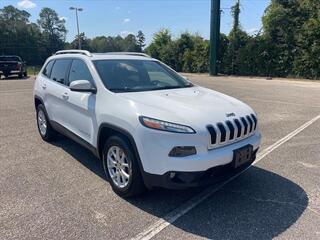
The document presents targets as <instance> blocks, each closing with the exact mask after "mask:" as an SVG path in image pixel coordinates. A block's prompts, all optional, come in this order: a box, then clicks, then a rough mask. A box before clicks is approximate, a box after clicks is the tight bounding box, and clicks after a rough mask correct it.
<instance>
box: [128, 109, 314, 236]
mask: <svg viewBox="0 0 320 240" xmlns="http://www.w3.org/2000/svg"><path fill="white" fill-rule="evenodd" d="M319 119H320V115H318V116H316V117H315V118H313V119H311V120H310V121H308V122H306V123H304V124H303V125H302V126H300V127H299V128H297V129H295V130H294V131H292V132H291V133H289V134H288V135H286V136H285V137H283V138H281V139H280V140H278V141H277V142H275V143H274V144H272V145H271V146H269V147H267V148H266V149H264V150H263V151H261V152H260V153H259V154H258V155H257V159H256V160H255V162H254V163H253V164H252V165H251V166H253V165H255V164H257V163H258V162H259V161H261V160H262V159H263V158H264V157H266V156H267V155H268V154H270V153H271V152H272V151H274V150H275V149H277V148H278V147H280V146H281V145H282V144H284V143H286V142H287V141H289V140H290V139H291V138H293V137H294V136H296V135H297V134H299V133H300V132H302V131H303V130H304V129H306V128H307V127H308V126H310V125H311V124H313V123H314V122H316V121H317V120H319ZM251 166H249V167H247V168H245V169H244V170H242V171H241V172H239V173H237V174H236V175H234V176H232V177H231V178H229V179H228V180H226V181H224V182H222V183H220V184H218V185H217V186H215V187H214V188H211V187H208V188H206V189H205V190H204V191H202V192H201V193H199V194H198V195H196V196H194V197H193V198H191V199H189V200H188V201H186V202H185V203H183V204H182V205H181V206H180V207H178V208H176V209H175V210H173V211H172V212H170V213H169V214H167V215H166V216H164V217H162V218H160V219H159V220H158V221H157V222H155V223H154V224H152V225H151V226H150V227H148V228H147V229H146V230H145V231H143V232H141V233H139V234H138V235H136V236H135V237H134V238H132V240H148V239H151V238H153V237H154V236H156V235H157V234H158V233H160V232H161V231H162V230H163V229H165V228H166V227H168V226H169V225H171V224H172V223H173V222H175V221H176V220H177V219H179V218H180V217H182V216H183V215H185V214H186V213H188V212H189V211H190V210H192V209H193V208H195V207H196V206H198V205H199V204H200V203H202V202H203V201H204V200H206V199H207V198H209V197H210V196H211V195H212V194H214V193H216V192H217V191H219V190H221V189H222V188H223V187H224V186H225V185H226V184H228V183H229V182H231V181H233V180H234V179H235V178H237V177H238V176H239V175H241V174H243V173H244V172H246V171H247V170H248V169H249V168H250V167H251Z"/></svg>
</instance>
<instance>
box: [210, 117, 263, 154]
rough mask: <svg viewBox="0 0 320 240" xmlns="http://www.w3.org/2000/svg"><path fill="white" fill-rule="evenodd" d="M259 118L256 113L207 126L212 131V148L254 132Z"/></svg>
mask: <svg viewBox="0 0 320 240" xmlns="http://www.w3.org/2000/svg"><path fill="white" fill-rule="evenodd" d="M257 123H258V120H257V118H256V116H255V115H254V114H250V115H247V116H243V117H240V118H235V119H233V120H227V121H225V122H219V123H217V124H216V125H209V126H208V127H207V129H208V131H209V133H210V144H209V145H210V148H215V147H218V146H220V145H224V144H227V143H229V142H232V141H237V140H241V139H243V138H245V137H248V136H250V135H252V134H253V132H254V131H255V130H256V128H257Z"/></svg>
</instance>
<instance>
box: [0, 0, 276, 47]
mask: <svg viewBox="0 0 320 240" xmlns="http://www.w3.org/2000/svg"><path fill="white" fill-rule="evenodd" d="M235 1H236V0H221V9H222V11H223V12H222V14H221V32H223V33H226V34H227V33H229V31H230V30H231V27H232V23H233V20H232V17H231V15H230V7H231V6H232V5H234V3H235ZM270 1H271V0H240V4H241V15H240V22H241V26H242V29H243V30H245V31H247V32H248V33H250V34H254V33H255V32H257V31H258V30H259V29H260V28H261V26H262V23H261V17H262V16H263V14H264V10H265V9H266V7H267V6H268V5H269V3H270ZM210 2H211V1H210V0H0V8H2V7H4V6H7V5H13V6H15V7H17V8H19V9H23V10H26V11H28V12H29V13H30V14H31V18H30V20H31V22H36V20H37V19H38V17H39V12H40V11H41V9H42V8H43V7H49V8H52V9H54V10H55V11H56V12H57V13H58V15H59V17H60V18H63V19H65V20H66V27H67V30H68V33H67V41H72V40H73V39H74V37H75V35H76V34H77V30H76V18H75V12H74V11H71V10H69V7H71V6H73V7H79V8H83V11H82V12H80V13H79V24H80V32H84V33H85V34H86V36H87V37H90V38H91V37H95V36H102V35H105V36H116V35H118V34H119V35H121V36H126V35H127V34H128V33H134V34H136V33H137V32H138V31H139V30H142V32H143V33H144V34H145V36H146V41H147V43H150V41H151V40H152V36H153V34H154V33H155V32H157V31H159V30H161V29H162V28H168V29H169V30H170V31H171V33H172V34H173V36H174V37H178V36H179V34H181V33H182V32H185V31H189V32H192V33H198V34H200V35H201V36H203V37H204V38H206V39H209V36H210Z"/></svg>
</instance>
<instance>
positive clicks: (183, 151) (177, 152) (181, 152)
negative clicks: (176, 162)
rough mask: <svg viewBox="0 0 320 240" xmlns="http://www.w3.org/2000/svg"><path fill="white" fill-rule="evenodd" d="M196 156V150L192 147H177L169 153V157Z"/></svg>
mask: <svg viewBox="0 0 320 240" xmlns="http://www.w3.org/2000/svg"><path fill="white" fill-rule="evenodd" d="M195 154H197V150H196V148H195V147H193V146H182V147H181V146H179V147H174V148H173V149H172V150H171V151H170V153H169V157H186V156H190V155H195Z"/></svg>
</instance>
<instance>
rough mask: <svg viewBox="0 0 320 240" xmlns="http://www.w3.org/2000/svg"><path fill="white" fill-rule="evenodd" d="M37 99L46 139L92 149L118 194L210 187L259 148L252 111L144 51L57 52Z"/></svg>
mask: <svg viewBox="0 0 320 240" xmlns="http://www.w3.org/2000/svg"><path fill="white" fill-rule="evenodd" d="M34 99H35V107H36V111H37V125H38V129H39V133H40V135H41V137H42V138H43V140H45V141H51V140H53V139H54V137H55V135H56V133H57V132H59V133H61V134H63V135H65V136H68V137H70V138H71V139H73V140H74V141H76V142H78V143H79V144H81V145H82V146H84V147H86V148H88V149H89V150H91V151H92V152H93V153H94V154H95V155H96V156H97V157H98V158H100V159H101V160H102V162H103V167H104V171H105V174H106V176H107V178H108V179H109V182H110V184H111V185H112V188H113V190H114V191H115V192H116V193H117V194H119V195H121V196H133V195H137V194H139V193H141V192H142V191H143V190H144V189H145V187H147V188H152V187H166V188H173V189H179V188H185V187H193V186H199V185H203V184H208V183H210V182H212V181H216V180H217V179H219V177H220V176H223V175H224V173H230V172H233V171H237V170H238V169H242V168H244V167H246V166H248V165H250V164H251V163H252V162H253V161H254V160H255V157H256V153H257V151H258V148H259V145H260V139H261V135H260V132H259V130H258V128H257V117H256V114H255V112H254V111H253V110H252V109H251V108H250V107H249V106H247V105H246V104H244V103H242V102H240V101H239V100H236V99H234V98H232V97H229V96H226V95H224V94H222V93H219V92H216V91H213V90H210V89H206V88H203V87H200V86H197V85H194V84H192V83H191V82H189V81H188V80H186V79H185V78H184V77H182V76H181V75H179V74H178V73H176V72H175V71H174V70H172V69H171V68H169V67H168V66H166V65H165V64H163V63H161V62H160V61H158V60H156V59H153V58H151V57H149V56H148V55H145V54H143V53H104V54H91V53H90V52H88V51H81V50H66V51H59V52H57V53H56V54H55V55H54V56H52V57H50V58H49V59H48V60H47V61H46V63H45V64H44V66H43V68H42V70H41V72H40V74H39V75H38V77H37V79H36V82H35V86H34Z"/></svg>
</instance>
